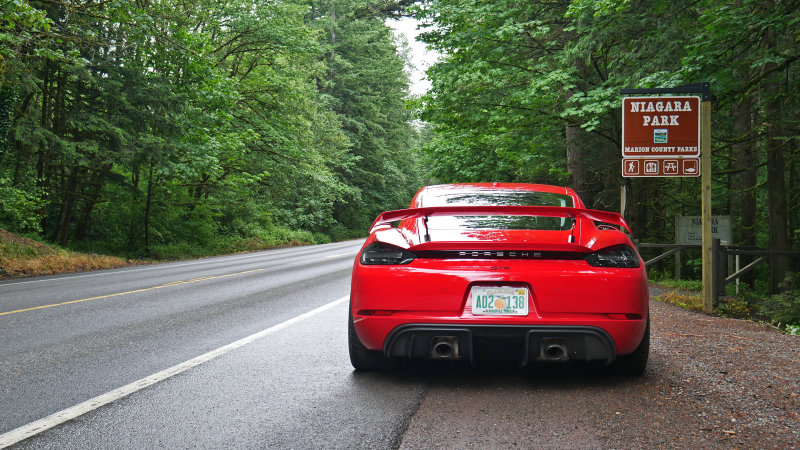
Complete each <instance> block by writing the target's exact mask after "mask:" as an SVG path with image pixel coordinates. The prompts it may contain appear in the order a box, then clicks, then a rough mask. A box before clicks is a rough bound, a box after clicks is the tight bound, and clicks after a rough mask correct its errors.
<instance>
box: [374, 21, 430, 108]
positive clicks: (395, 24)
mask: <svg viewBox="0 0 800 450" xmlns="http://www.w3.org/2000/svg"><path fill="white" fill-rule="evenodd" d="M417 24H418V22H417V21H416V20H415V19H412V18H408V17H407V18H403V19H400V20H387V21H386V25H388V26H390V27H392V28H394V29H395V30H396V31H397V32H398V33H400V34H402V35H403V36H405V37H406V40H408V43H409V45H410V47H411V62H412V64H413V65H414V68H413V70H412V71H411V94H412V95H421V94H424V93H425V92H427V91H428V89H429V88H430V87H431V83H430V82H429V81H428V80H427V79H426V78H425V70H426V69H427V68H428V67H430V66H431V64H433V63H434V61H436V58H438V56H439V55H438V53H436V52H433V51H428V49H427V48H426V47H425V44H423V43H422V42H419V41H417V40H416V37H417V35H418V34H419V30H417Z"/></svg>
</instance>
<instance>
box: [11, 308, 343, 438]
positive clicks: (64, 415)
mask: <svg viewBox="0 0 800 450" xmlns="http://www.w3.org/2000/svg"><path fill="white" fill-rule="evenodd" d="M349 299H350V296H349V295H346V296H344V297H342V298H340V299H337V300H334V301H332V302H330V303H328V304H325V305H322V306H320V307H319V308H317V309H314V310H311V311H309V312H307V313H305V314H301V315H299V316H297V317H293V318H291V319H289V320H287V321H285V322H281V323H279V324H277V325H274V326H271V327H269V328H267V329H266V330H262V331H259V332H258V333H255V334H251V335H250V336H247V337H246V338H243V339H239V340H238V341H236V342H232V343H230V344H228V345H225V346H223V347H220V348H218V349H216V350H212V351H210V352H208V353H204V354H202V355H200V356H198V357H196V358H192V359H190V360H188V361H185V362H182V363H180V364H177V365H175V366H172V367H170V368H168V369H165V370H162V371H161V372H158V373H155V374H153V375H150V376H148V377H145V378H142V379H140V380H137V381H134V382H133V383H130V384H127V385H125V386H122V387H120V388H117V389H114V390H113V391H110V392H106V393H105V394H101V395H98V396H97V397H94V398H92V399H89V400H86V401H85V402H83V403H79V404H77V405H75V406H73V407H70V408H67V409H63V410H61V411H59V412H57V413H54V414H51V415H49V416H47V417H45V418H43V419H39V420H37V421H35V422H31V423H29V424H27V425H23V426H21V427H19V428H16V429H14V430H11V431H9V432H7V433H4V434H0V448H6V447H8V446H11V445H14V444H16V443H18V442H20V441H22V440H25V439H28V438H29V437H32V436H35V435H37V434H39V433H41V432H43V431H45V430H48V429H50V428H53V427H55V426H57V425H61V424H62V423H64V422H67V421H69V420H72V419H74V418H76V417H78V416H81V415H83V414H86V413H88V412H90V411H93V410H95V409H97V408H100V407H101V406H103V405H107V404H109V403H111V402H114V401H117V400H119V399H121V398H123V397H126V396H128V395H130V394H133V393H134V392H137V391H140V390H142V389H144V388H146V387H148V386H152V385H154V384H156V383H158V382H161V381H164V380H166V379H167V378H170V377H172V376H175V375H177V374H179V373H181V372H185V371H187V370H189V369H191V368H192V367H195V366H199V365H200V364H203V363H205V362H208V361H211V360H212V359H214V358H216V357H218V356H222V355H224V354H226V353H228V352H230V351H233V350H236V349H237V348H240V347H243V346H245V345H247V344H250V343H252V342H254V341H256V340H258V339H261V338H263V337H265V336H268V335H270V334H272V333H275V332H277V331H280V330H282V329H284V328H286V327H289V326H291V325H294V324H296V323H297V322H300V321H303V320H305V319H308V318H309V317H311V316H314V315H316V314H319V313H321V312H323V311H327V310H329V309H331V308H333V307H335V306H338V305H340V304H342V303H344V302H346V301H348V300H349Z"/></svg>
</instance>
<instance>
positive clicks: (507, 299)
mask: <svg viewBox="0 0 800 450" xmlns="http://www.w3.org/2000/svg"><path fill="white" fill-rule="evenodd" d="M471 297H472V314H474V315H476V316H527V315H528V288H526V287H512V286H473V287H472V295H471Z"/></svg>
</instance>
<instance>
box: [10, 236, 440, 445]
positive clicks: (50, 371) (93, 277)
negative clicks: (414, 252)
mask: <svg viewBox="0 0 800 450" xmlns="http://www.w3.org/2000/svg"><path fill="white" fill-rule="evenodd" d="M360 243H361V242H360V241H351V242H346V243H338V244H329V245H322V246H314V247H303V248H291V249H278V250H272V251H266V252H260V253H257V254H247V255H236V256H231V257H224V258H213V259H209V260H199V261H191V262H187V263H176V264H166V265H159V266H146V267H137V268H133V269H126V270H114V271H107V272H102V273H91V274H82V275H72V276H61V277H47V278H41V279H31V280H24V281H10V282H3V283H0V298H1V300H0V314H2V313H7V314H5V315H0V330H2V333H1V334H0V380H2V382H1V383H2V387H1V388H0V434H2V433H6V432H8V431H10V430H13V429H15V428H17V427H21V426H23V425H25V424H27V423H29V422H32V421H35V420H38V419H41V418H43V417H45V416H48V415H50V414H52V413H54V412H57V411H59V410H62V409H64V408H68V407H71V406H73V405H76V404H78V403H80V402H83V401H85V400H88V399H90V398H93V397H96V396H99V395H101V394H104V393H106V392H108V391H111V390H113V389H115V388H118V387H120V386H123V385H126V384H128V383H131V382H133V381H136V380H139V379H141V378H143V377H147V376H148V375H151V374H153V373H156V372H158V371H161V370H164V369H166V368H169V367H171V366H174V365H176V364H179V363H182V362H184V361H186V360H189V359H192V358H194V357H196V356H198V355H201V354H203V353H205V352H208V351H211V350H214V349H217V348H219V347H222V346H224V345H226V344H229V343H231V342H234V341H236V340H238V339H241V338H243V337H246V336H249V335H252V334H253V333H257V332H259V331H262V330H264V329H267V328H269V327H271V326H274V325H276V324H280V323H281V322H284V321H286V320H288V319H291V318H293V317H296V316H298V315H300V314H303V313H306V312H308V311H310V310H313V309H315V308H317V307H319V306H321V305H325V304H327V303H330V302H332V301H334V300H337V299H341V298H342V297H344V296H346V295H348V294H349V276H350V271H351V267H352V262H353V259H354V257H355V254H356V252H357V250H358V248H359V246H360ZM98 297H99V298H98ZM75 300H83V301H80V302H77V303H68V304H62V305H59V306H50V307H45V308H41V309H32V310H27V311H26V310H25V309H29V308H37V307H42V306H48V305H54V304H59V303H63V302H72V301H75ZM14 311H19V312H14ZM346 320H347V303H346V301H344V302H340V303H339V304H338V305H337V306H335V307H333V308H331V309H329V310H326V311H324V312H322V313H319V314H317V315H314V316H312V317H310V318H308V319H306V320H304V321H301V322H299V323H296V324H293V325H291V326H289V327H286V328H284V329H282V330H280V331H278V332H275V333H273V334H271V335H269V336H266V337H264V338H262V339H260V340H257V341H255V342H253V343H251V344H249V345H246V346H244V347H242V348H239V349H236V350H234V351H231V352H230V353H227V354H225V355H223V356H221V357H219V358H216V359H214V360H211V361H209V362H207V363H205V364H202V365H200V366H198V367H194V368H192V369H191V370H188V371H186V372H183V373H181V374H179V375H176V376H174V377H172V378H169V379H167V380H165V381H163V382H161V383H158V384H156V385H154V386H151V387H149V388H147V389H144V390H142V391H139V392H136V393H134V394H132V395H130V396H128V397H125V398H122V399H120V400H118V401H116V402H113V403H111V404H109V405H106V406H104V407H101V408H99V409H97V410H95V411H92V412H89V413H87V414H85V415H83V416H80V417H78V418H76V419H74V420H72V421H69V422H67V423H65V424H62V425H59V426H56V427H54V428H52V429H50V430H48V431H45V432H43V433H41V434H38V435H36V436H34V437H32V438H29V439H27V440H25V441H23V442H21V443H20V445H21V446H22V447H32V448H65V447H67V448H89V447H92V448H100V447H102V448H108V447H115V448H120V447H127V448H141V447H191V446H201V447H230V446H244V447H286V448H288V447H293V448H308V447H391V446H395V445H397V441H398V439H399V436H400V435H401V433H402V431H403V430H404V429H405V427H406V424H407V422H408V420H409V418H410V417H411V414H412V412H413V411H414V410H415V409H416V407H417V405H418V404H419V402H420V401H421V396H422V393H423V392H424V389H425V384H424V383H420V382H419V381H416V380H413V379H412V380H408V379H405V378H403V377H399V378H398V377H391V376H390V377H385V376H380V375H376V374H355V373H353V371H352V367H351V366H350V364H349V360H348V356H347V346H346V333H343V331H345V330H346V323H347V322H346Z"/></svg>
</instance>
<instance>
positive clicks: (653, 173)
mask: <svg viewBox="0 0 800 450" xmlns="http://www.w3.org/2000/svg"><path fill="white" fill-rule="evenodd" d="M622 176H623V177H698V176H700V158H622Z"/></svg>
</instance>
